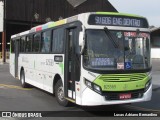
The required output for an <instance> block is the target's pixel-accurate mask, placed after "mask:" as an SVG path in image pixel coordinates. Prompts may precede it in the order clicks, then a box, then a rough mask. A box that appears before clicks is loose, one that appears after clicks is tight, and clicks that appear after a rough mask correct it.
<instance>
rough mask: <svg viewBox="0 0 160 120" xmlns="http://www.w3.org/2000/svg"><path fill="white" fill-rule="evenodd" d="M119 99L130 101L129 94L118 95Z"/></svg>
mask: <svg viewBox="0 0 160 120" xmlns="http://www.w3.org/2000/svg"><path fill="white" fill-rule="evenodd" d="M119 99H120V100H124V99H131V93H127V94H120V95H119Z"/></svg>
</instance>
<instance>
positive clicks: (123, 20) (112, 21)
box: [88, 15, 148, 28]
mask: <svg viewBox="0 0 160 120" xmlns="http://www.w3.org/2000/svg"><path fill="white" fill-rule="evenodd" d="M88 24H90V25H108V26H123V27H138V28H140V27H142V28H148V23H147V20H146V19H145V18H138V17H128V16H127V17H125V16H111V15H90V17H89V21H88Z"/></svg>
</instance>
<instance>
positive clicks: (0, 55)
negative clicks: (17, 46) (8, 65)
mask: <svg viewBox="0 0 160 120" xmlns="http://www.w3.org/2000/svg"><path fill="white" fill-rule="evenodd" d="M0 59H2V52H0ZM6 59H9V52H6Z"/></svg>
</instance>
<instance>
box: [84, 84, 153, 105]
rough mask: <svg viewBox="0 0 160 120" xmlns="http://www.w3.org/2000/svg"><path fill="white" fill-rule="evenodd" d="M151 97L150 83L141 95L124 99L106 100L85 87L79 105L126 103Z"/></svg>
mask: <svg viewBox="0 0 160 120" xmlns="http://www.w3.org/2000/svg"><path fill="white" fill-rule="evenodd" d="M151 97H152V84H151V85H150V87H149V88H148V90H147V91H146V92H145V93H143V97H141V98H135V99H126V100H106V98H105V96H102V95H100V94H98V93H96V92H94V91H93V90H91V89H89V88H86V89H85V90H84V92H83V93H82V99H81V105H82V106H98V105H113V104H126V103H135V102H143V101H150V100H151Z"/></svg>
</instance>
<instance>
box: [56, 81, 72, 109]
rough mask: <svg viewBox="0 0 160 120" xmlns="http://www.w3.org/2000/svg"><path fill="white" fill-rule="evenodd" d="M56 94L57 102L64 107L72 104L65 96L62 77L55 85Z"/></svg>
mask: <svg viewBox="0 0 160 120" xmlns="http://www.w3.org/2000/svg"><path fill="white" fill-rule="evenodd" d="M55 96H56V100H57V102H58V103H59V104H60V105H62V106H64V107H67V106H69V105H70V102H69V101H68V100H66V99H65V97H64V90H63V85H62V81H61V79H60V80H58V81H57V83H56V85H55Z"/></svg>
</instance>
